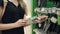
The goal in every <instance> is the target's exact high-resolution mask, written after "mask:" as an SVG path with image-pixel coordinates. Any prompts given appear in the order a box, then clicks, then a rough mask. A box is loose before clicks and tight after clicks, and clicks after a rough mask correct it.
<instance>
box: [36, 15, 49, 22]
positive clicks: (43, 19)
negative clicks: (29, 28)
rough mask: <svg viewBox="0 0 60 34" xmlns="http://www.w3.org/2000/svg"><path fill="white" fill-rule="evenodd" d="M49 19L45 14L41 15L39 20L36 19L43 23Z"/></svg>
mask: <svg viewBox="0 0 60 34" xmlns="http://www.w3.org/2000/svg"><path fill="white" fill-rule="evenodd" d="M47 19H48V16H46V15H43V16H39V17H38V20H36V21H37V22H38V23H42V22H44V21H46V20H47Z"/></svg>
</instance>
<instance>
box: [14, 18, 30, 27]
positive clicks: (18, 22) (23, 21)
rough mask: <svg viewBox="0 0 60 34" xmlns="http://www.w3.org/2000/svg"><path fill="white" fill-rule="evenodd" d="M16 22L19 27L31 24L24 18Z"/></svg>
mask: <svg viewBox="0 0 60 34" xmlns="http://www.w3.org/2000/svg"><path fill="white" fill-rule="evenodd" d="M15 24H16V25H17V26H18V27H21V26H27V25H29V24H28V23H27V21H26V20H24V19H19V20H18V21H17V22H16V23H15Z"/></svg>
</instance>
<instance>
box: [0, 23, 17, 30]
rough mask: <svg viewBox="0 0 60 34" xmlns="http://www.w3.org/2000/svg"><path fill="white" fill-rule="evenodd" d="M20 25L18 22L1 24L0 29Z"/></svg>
mask: <svg viewBox="0 0 60 34" xmlns="http://www.w3.org/2000/svg"><path fill="white" fill-rule="evenodd" d="M16 27H18V26H17V24H16V23H11V24H0V30H8V29H12V28H16Z"/></svg>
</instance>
